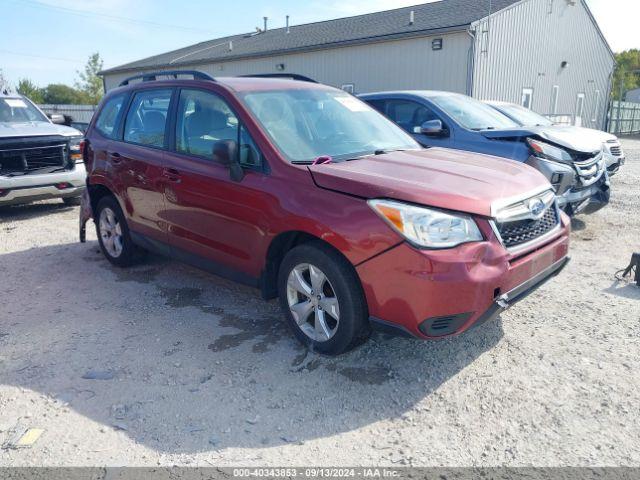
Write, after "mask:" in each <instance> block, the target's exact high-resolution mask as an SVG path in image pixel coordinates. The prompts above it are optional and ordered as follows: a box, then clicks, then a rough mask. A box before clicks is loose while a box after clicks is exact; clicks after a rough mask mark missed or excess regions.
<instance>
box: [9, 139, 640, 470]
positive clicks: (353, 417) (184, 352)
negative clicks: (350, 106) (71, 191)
mask: <svg viewBox="0 0 640 480" xmlns="http://www.w3.org/2000/svg"><path fill="white" fill-rule="evenodd" d="M625 147H626V150H627V152H628V156H629V161H628V164H627V165H626V167H625V168H624V170H623V171H622V172H621V173H620V174H618V175H617V176H616V177H614V178H613V180H612V183H613V192H614V193H613V198H612V202H611V205H609V207H607V208H606V209H605V210H602V211H600V212H598V213H596V214H594V215H591V216H582V217H579V219H578V220H576V221H575V222H574V234H573V245H572V257H573V261H572V263H571V264H570V265H569V267H567V269H566V270H565V271H564V272H563V273H562V274H561V275H560V276H559V277H558V278H557V279H555V280H554V281H552V282H550V283H547V284H546V285H545V286H543V287H542V288H541V289H540V290H539V291H538V292H537V294H535V295H533V296H531V297H529V298H528V299H526V300H525V301H523V302H522V303H520V304H519V305H518V306H517V307H515V308H514V309H512V310H510V311H508V312H507V313H505V314H503V315H502V318H501V319H499V320H497V321H495V322H493V323H490V324H487V325H484V326H482V327H480V328H478V329H476V330H474V331H472V332H470V333H468V334H465V335H462V336H460V337H458V338H455V339H450V340H445V341H440V342H419V341H413V340H407V339H399V338H390V337H386V336H383V335H377V336H375V337H374V338H372V340H371V341H370V342H369V343H367V344H366V345H365V346H364V347H361V348H359V349H357V350H356V351H354V352H352V353H350V354H348V355H345V356H342V357H339V358H336V359H331V358H326V357H320V356H317V355H314V354H311V353H307V352H306V351H305V350H303V349H302V348H301V347H300V346H299V345H298V344H297V343H296V341H295V340H294V338H293V337H292V335H291V334H290V333H289V331H288V330H287V329H286V328H285V326H284V325H283V321H282V320H281V317H280V314H279V311H278V306H277V304H276V302H270V303H265V302H263V301H262V300H261V299H260V297H259V294H258V292H257V291H255V290H252V289H249V288H245V287H242V286H238V285H236V284H233V283H231V282H227V281H225V280H222V279H219V278H217V277H215V276H211V275H209V274H206V273H203V272H201V271H198V270H196V269H193V268H191V267H187V266H185V265H182V264H178V263H176V262H173V261H169V260H166V259H162V258H160V257H151V258H150V259H149V261H148V262H147V263H145V264H144V265H141V266H138V267H136V268H134V269H131V270H118V269H115V268H113V267H111V266H110V265H109V264H108V263H107V261H106V260H104V259H103V257H102V255H101V254H100V253H99V250H98V246H97V243H96V241H95V233H94V232H91V233H90V236H89V242H88V243H86V244H80V243H77V217H78V210H77V208H69V207H64V206H62V205H61V204H60V203H58V202H43V203H39V204H34V205H30V206H23V207H12V208H4V209H0V276H1V277H0V278H2V279H3V286H2V289H1V290H0V291H1V292H2V294H1V302H0V444H1V443H2V442H4V441H5V439H6V438H7V437H8V436H9V435H10V433H11V431H12V429H14V428H16V425H19V426H23V427H32V428H42V429H44V433H43V434H42V436H41V437H40V439H39V440H38V441H37V442H36V443H35V444H34V445H33V446H32V447H31V448H27V449H21V450H0V465H2V466H18V465H35V466H41V465H46V466H57V465H65V466H71V465H74V466H77V465H92V466H93V465H107V466H118V465H136V466H142V465H146V466H155V465H174V464H175V465H203V466H206V465H220V466H234V465H244V466H249V465H255V466H294V465H295V466H306V465H323V466H330V465H350V466H366V465H384V466H399V465H416V466H501V465H511V466H522V465H535V466H564V465H572V466H596V465H597V466H614V465H625V466H638V465H640V449H639V448H638V445H639V444H640V443H639V442H640V440H639V439H640V424H639V422H640V420H639V419H640V389H639V388H638V384H639V382H638V371H639V370H640V355H639V353H640V347H639V342H638V340H639V337H640V326H639V324H638V318H640V289H638V288H637V287H635V286H632V285H625V284H616V283H615V282H614V280H613V273H614V272H615V271H616V270H617V269H619V268H622V267H624V266H625V265H626V264H627V263H628V261H629V258H630V254H631V253H632V251H634V250H636V251H638V250H640V244H639V243H638V242H639V239H640V237H639V236H638V232H639V231H640V215H638V212H640V197H639V195H638V192H639V191H640V189H639V187H638V185H639V184H640V140H627V141H625Z"/></svg>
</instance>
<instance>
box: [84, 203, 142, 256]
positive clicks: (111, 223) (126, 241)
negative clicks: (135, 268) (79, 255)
mask: <svg viewBox="0 0 640 480" xmlns="http://www.w3.org/2000/svg"><path fill="white" fill-rule="evenodd" d="M95 219H96V234H97V235H98V243H99V244H100V250H102V253H103V254H104V256H105V257H107V260H109V262H111V263H112V264H114V265H116V266H118V267H129V266H131V265H133V264H134V263H135V262H136V260H137V257H138V256H139V253H140V250H139V249H138V247H136V245H135V244H134V243H133V241H132V240H131V235H130V233H129V227H128V226H127V221H126V219H125V217H124V214H123V213H122V209H121V208H120V205H119V204H118V202H117V200H116V199H115V198H114V197H112V196H108V197H103V198H102V199H101V200H100V201H99V202H98V207H97V208H96V216H95Z"/></svg>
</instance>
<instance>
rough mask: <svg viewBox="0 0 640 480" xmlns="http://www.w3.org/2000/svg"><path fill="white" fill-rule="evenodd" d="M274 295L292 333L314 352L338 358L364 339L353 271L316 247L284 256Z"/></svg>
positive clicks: (364, 319)
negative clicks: (277, 296)
mask: <svg viewBox="0 0 640 480" xmlns="http://www.w3.org/2000/svg"><path fill="white" fill-rule="evenodd" d="M278 294H279V297H280V305H281V308H282V310H283V312H284V315H285V317H286V318H287V322H288V323H289V326H290V327H291V329H292V330H293V332H294V334H295V335H296V337H297V338H298V340H300V341H301V342H302V343H303V344H305V345H307V346H308V347H309V348H311V349H312V350H314V351H317V352H319V353H322V354H325V355H339V354H341V353H344V352H346V351H348V350H351V349H353V348H354V347H356V346H357V345H359V344H360V343H362V341H364V340H365V339H366V338H367V337H368V336H369V333H370V327H369V322H368V311H367V304H366V301H365V298H364V292H363V291H362V286H361V285H360V280H359V278H358V276H357V274H356V272H355V270H354V268H353V266H352V265H351V264H350V263H349V262H347V261H346V260H345V259H344V258H343V257H342V256H341V255H340V254H339V253H337V252H336V251H334V250H333V249H331V248H330V247H328V246H326V245H324V244H322V243H320V242H313V243H308V244H303V245H299V246H297V247H295V248H293V249H292V250H290V251H289V252H288V253H287V255H286V256H285V257H284V259H283V261H282V264H281V265H280V270H279V274H278Z"/></svg>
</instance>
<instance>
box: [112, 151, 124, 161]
mask: <svg viewBox="0 0 640 480" xmlns="http://www.w3.org/2000/svg"><path fill="white" fill-rule="evenodd" d="M109 158H111V161H112V162H113V163H120V162H121V161H122V155H120V154H119V153H118V152H109Z"/></svg>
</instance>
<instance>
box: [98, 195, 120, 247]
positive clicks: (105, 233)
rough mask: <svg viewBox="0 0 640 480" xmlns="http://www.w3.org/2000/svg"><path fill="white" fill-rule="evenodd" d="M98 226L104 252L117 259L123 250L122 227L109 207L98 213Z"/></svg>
mask: <svg viewBox="0 0 640 480" xmlns="http://www.w3.org/2000/svg"><path fill="white" fill-rule="evenodd" d="M98 226H99V229H100V239H101V240H102V245H103V246H104V248H105V250H106V251H107V253H108V254H109V255H111V256H112V257H113V258H118V257H119V256H120V255H122V249H123V238H122V227H121V225H120V222H119V221H118V217H117V216H116V214H115V213H114V211H113V210H111V209H110V208H109V207H106V208H103V209H102V211H101V212H100V220H99V221H98Z"/></svg>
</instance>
